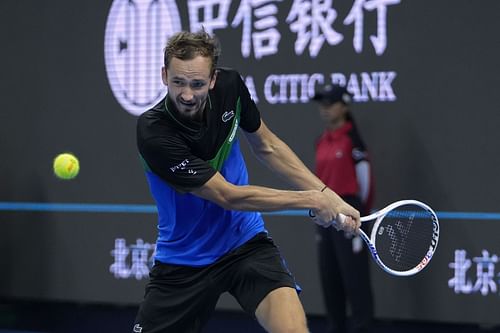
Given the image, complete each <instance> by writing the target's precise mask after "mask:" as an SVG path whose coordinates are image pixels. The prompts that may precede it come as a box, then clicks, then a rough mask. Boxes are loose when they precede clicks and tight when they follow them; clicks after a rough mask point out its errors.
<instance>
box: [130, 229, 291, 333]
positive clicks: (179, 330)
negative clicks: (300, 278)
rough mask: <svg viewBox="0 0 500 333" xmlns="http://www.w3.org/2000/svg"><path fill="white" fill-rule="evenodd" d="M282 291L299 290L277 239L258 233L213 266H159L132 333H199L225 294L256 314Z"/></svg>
mask: <svg viewBox="0 0 500 333" xmlns="http://www.w3.org/2000/svg"><path fill="white" fill-rule="evenodd" d="M280 287H291V288H298V287H297V286H296V284H295V280H294V278H293V276H292V274H291V273H290V271H289V270H288V268H287V267H286V264H285V263H284V260H283V259H282V257H281V255H280V252H279V250H278V248H277V247H276V245H275V244H274V242H273V240H272V239H271V238H270V237H269V236H268V235H267V234H266V233H260V234H258V235H256V236H255V237H254V238H252V239H250V240H249V241H248V242H246V243H245V244H243V245H242V246H240V247H239V248H237V249H235V250H233V251H231V252H229V253H228V254H226V255H224V256H223V257H222V258H220V259H218V260H217V261H216V262H215V263H213V264H211V265H209V266H205V267H188V266H179V265H170V264H164V263H156V264H155V265H154V267H153V268H152V270H151V273H150V281H149V283H148V285H147V286H146V293H145V296H144V300H143V302H142V304H141V306H140V308H139V312H138V314H137V318H136V320H135V323H134V329H133V332H140V333H160V332H161V333H167V332H174V333H191V332H200V331H201V329H202V327H203V326H204V325H205V323H206V322H207V321H208V319H209V318H210V315H211V314H212V312H213V311H214V309H215V305H216V304H217V301H218V299H219V296H220V295H221V294H222V293H224V292H226V291H227V292H229V293H230V294H231V295H233V296H234V297H235V298H236V300H237V301H238V303H239V304H240V305H241V307H242V308H243V310H245V312H247V313H249V314H250V315H252V316H255V310H256V309H257V306H258V305H259V303H260V302H261V301H262V300H263V299H264V297H265V296H266V295H267V294H268V293H269V292H271V291H272V290H274V289H277V288H280Z"/></svg>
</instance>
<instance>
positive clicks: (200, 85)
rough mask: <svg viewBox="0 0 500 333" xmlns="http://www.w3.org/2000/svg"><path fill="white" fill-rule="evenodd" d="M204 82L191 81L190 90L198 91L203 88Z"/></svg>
mask: <svg viewBox="0 0 500 333" xmlns="http://www.w3.org/2000/svg"><path fill="white" fill-rule="evenodd" d="M205 84H206V83H205V81H193V82H191V88H193V89H200V88H203V87H204V86H205Z"/></svg>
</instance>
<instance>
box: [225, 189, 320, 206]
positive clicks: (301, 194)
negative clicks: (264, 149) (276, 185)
mask: <svg viewBox="0 0 500 333" xmlns="http://www.w3.org/2000/svg"><path fill="white" fill-rule="evenodd" d="M315 192H316V193H315ZM318 192H319V191H283V190H276V189H272V188H267V187H260V186H252V185H248V186H236V189H235V190H233V191H231V193H230V194H229V195H226V196H225V197H224V200H222V201H221V202H220V204H221V206H223V207H224V208H225V209H230V210H245V211H263V212H266V211H277V210H286V209H310V208H312V207H316V206H317V200H315V196H316V195H318Z"/></svg>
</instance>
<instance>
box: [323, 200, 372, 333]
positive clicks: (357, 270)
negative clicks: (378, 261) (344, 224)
mask: <svg viewBox="0 0 500 333" xmlns="http://www.w3.org/2000/svg"><path fill="white" fill-rule="evenodd" d="M344 200H345V201H346V202H348V203H349V204H350V205H352V206H353V207H355V208H356V209H360V206H361V205H360V202H359V200H358V199H357V198H344ZM317 235H318V257H319V269H320V277H321V283H322V286H323V296H324V302H325V306H326V311H327V318H328V321H329V324H330V327H331V332H335V333H337V332H338V333H344V332H348V325H347V314H346V313H347V303H349V305H350V309H351V325H350V326H351V331H352V332H369V331H370V328H371V326H372V321H373V296H372V289H371V280H370V270H369V260H370V258H369V253H368V250H367V248H366V245H365V244H364V242H363V241H362V240H361V239H359V241H361V242H362V246H363V247H362V249H361V251H359V252H355V251H353V239H352V238H346V236H345V235H344V232H342V231H336V230H335V229H334V228H332V227H330V228H327V229H325V228H322V227H319V226H318V227H317Z"/></svg>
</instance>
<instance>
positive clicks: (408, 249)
mask: <svg viewBox="0 0 500 333" xmlns="http://www.w3.org/2000/svg"><path fill="white" fill-rule="evenodd" d="M432 234H433V215H432V214H431V213H430V212H428V211H426V210H424V209H423V208H420V207H413V206H411V207H398V208H397V209H396V210H393V211H391V212H389V213H388V214H386V216H385V217H384V218H383V220H382V221H381V222H380V224H379V226H378V228H377V232H376V247H377V252H378V254H379V256H380V258H381V260H382V262H383V263H384V264H385V265H386V266H387V267H389V268H391V269H393V270H397V271H406V270H410V269H412V268H414V267H415V266H417V265H418V264H419V263H420V262H421V261H422V259H423V258H424V257H425V255H426V254H427V252H428V251H429V247H430V245H431V241H432Z"/></svg>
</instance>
